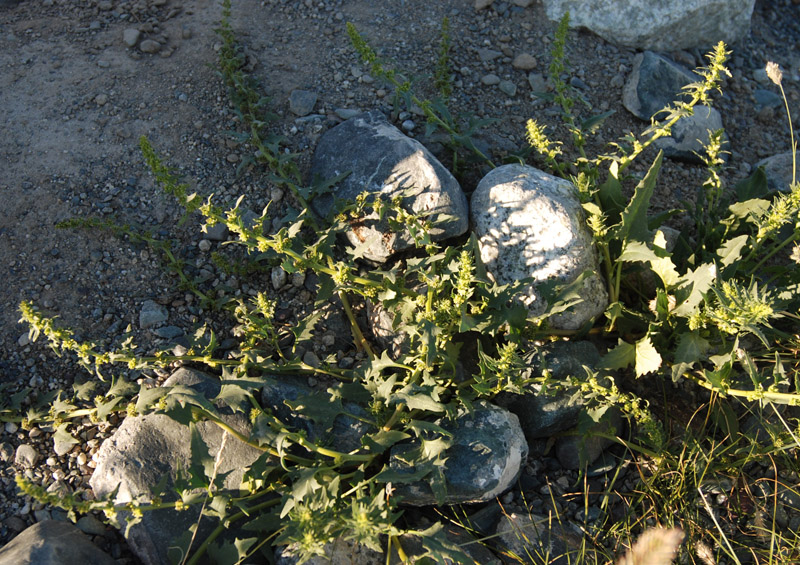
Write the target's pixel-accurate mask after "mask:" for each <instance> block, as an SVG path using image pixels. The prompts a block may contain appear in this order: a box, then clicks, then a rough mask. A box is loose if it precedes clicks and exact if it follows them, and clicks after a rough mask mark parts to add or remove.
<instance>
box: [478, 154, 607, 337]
mask: <svg viewBox="0 0 800 565" xmlns="http://www.w3.org/2000/svg"><path fill="white" fill-rule="evenodd" d="M470 220H471V223H472V227H473V230H474V231H475V235H476V236H477V237H478V244H479V247H480V252H481V260H482V261H483V263H484V265H486V268H487V270H488V271H490V272H491V273H492V275H493V276H494V278H495V279H496V280H497V282H498V283H500V284H510V283H514V282H517V281H519V280H522V279H525V278H529V277H531V278H533V279H534V280H536V281H540V282H545V281H549V280H553V279H557V280H559V281H561V282H563V283H564V284H568V283H571V282H573V281H575V280H576V279H577V278H578V277H579V276H580V275H581V274H583V273H584V271H590V272H591V273H592V274H591V275H590V276H588V277H586V278H585V279H584V281H583V283H582V287H581V290H580V296H581V298H582V300H581V302H579V303H577V304H575V305H573V306H571V307H570V308H569V309H567V310H566V311H564V312H561V313H559V314H555V315H554V316H551V317H550V319H549V322H550V325H552V326H553V327H554V328H558V329H570V330H575V329H578V328H580V327H581V326H583V325H584V324H585V323H586V322H588V321H589V320H591V319H592V318H594V317H596V316H598V315H600V314H601V313H602V312H603V311H604V310H605V308H606V306H607V305H608V294H607V292H606V287H605V282H604V281H603V279H602V277H601V276H600V275H599V274H598V273H600V263H599V261H598V258H597V254H596V253H595V249H594V243H593V241H592V234H591V232H590V231H589V228H588V226H587V225H586V222H585V221H584V214H583V209H582V207H581V203H580V200H579V198H578V189H577V188H576V187H575V185H573V184H572V183H570V182H569V181H566V180H564V179H560V178H557V177H554V176H552V175H549V174H547V173H545V172H543V171H540V170H539V169H535V168H533V167H529V166H525V165H503V166H502V167H497V168H496V169H493V170H492V171H491V172H489V174H487V175H486V176H485V177H483V179H481V181H480V182H479V183H478V187H477V188H476V189H475V192H473V193H472V200H471V210H470ZM520 297H521V301H522V302H523V304H525V306H527V308H528V310H529V311H530V313H531V315H532V316H539V315H542V314H543V313H544V312H545V309H546V304H545V302H544V300H543V299H542V297H541V296H540V294H539V291H538V290H537V288H536V285H535V284H531V285H529V286H528V287H527V288H525V289H523V291H522V292H521V293H520Z"/></svg>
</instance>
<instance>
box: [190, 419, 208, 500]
mask: <svg viewBox="0 0 800 565" xmlns="http://www.w3.org/2000/svg"><path fill="white" fill-rule="evenodd" d="M189 437H190V440H189V443H190V449H191V457H190V460H189V473H190V474H191V479H190V484H192V486H194V487H208V486H209V485H210V484H211V477H212V475H213V473H214V458H213V457H211V455H210V454H209V453H208V445H207V444H206V442H205V441H204V440H203V438H202V437H201V436H200V431H199V430H198V429H197V425H196V424H195V423H194V422H190V423H189Z"/></svg>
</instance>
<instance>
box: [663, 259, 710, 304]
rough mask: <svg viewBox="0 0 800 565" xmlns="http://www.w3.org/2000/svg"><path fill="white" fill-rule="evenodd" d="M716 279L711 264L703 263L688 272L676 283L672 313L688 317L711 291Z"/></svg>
mask: <svg viewBox="0 0 800 565" xmlns="http://www.w3.org/2000/svg"><path fill="white" fill-rule="evenodd" d="M716 278H717V268H716V266H714V264H712V263H704V264H703V265H700V266H699V267H697V268H696V269H695V270H694V271H689V272H687V273H686V274H685V275H683V276H682V277H681V278H680V280H679V281H678V283H677V285H678V288H677V289H676V290H675V302H676V306H675V308H674V309H673V310H672V313H673V314H674V315H676V316H683V317H689V316H691V315H692V314H694V313H695V311H696V309H697V306H698V305H699V304H700V303H701V302H702V301H703V296H704V295H705V294H706V293H707V292H708V291H709V290H710V289H711V287H712V285H713V284H714V281H715V280H716Z"/></svg>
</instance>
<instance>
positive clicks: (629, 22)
mask: <svg viewBox="0 0 800 565" xmlns="http://www.w3.org/2000/svg"><path fill="white" fill-rule="evenodd" d="M543 4H544V7H545V11H546V12H547V17H548V18H550V19H551V20H556V21H557V20H560V19H561V17H562V16H563V15H564V12H566V11H569V15H570V21H569V23H570V26H571V27H583V28H587V29H589V30H591V31H593V32H594V33H596V34H597V35H599V36H600V37H602V38H603V39H605V40H606V41H608V42H610V43H616V44H617V45H624V46H626V47H634V48H637V49H653V50H656V51H676V50H678V49H688V48H691V47H706V46H709V45H715V44H716V43H717V42H719V41H724V42H725V43H727V44H728V45H730V44H731V43H734V42H735V41H737V40H739V39H741V38H743V37H745V36H746V35H747V33H748V31H749V29H750V17H751V15H752V13H753V6H754V4H755V0H659V1H658V2H653V0H543Z"/></svg>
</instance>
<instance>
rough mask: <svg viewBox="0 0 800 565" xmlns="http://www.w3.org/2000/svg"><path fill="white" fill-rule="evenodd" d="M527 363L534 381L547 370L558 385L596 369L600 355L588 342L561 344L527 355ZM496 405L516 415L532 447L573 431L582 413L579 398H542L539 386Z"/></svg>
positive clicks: (566, 395) (563, 395) (502, 398)
mask: <svg viewBox="0 0 800 565" xmlns="http://www.w3.org/2000/svg"><path fill="white" fill-rule="evenodd" d="M526 361H527V364H528V367H529V370H530V372H531V375H530V376H531V377H537V376H541V375H542V371H543V370H545V369H546V370H549V371H550V373H551V375H552V378H553V379H554V380H556V381H559V380H562V379H565V378H567V377H569V376H578V377H582V376H584V375H585V374H586V371H585V369H584V368H583V367H584V366H586V367H588V368H590V369H591V368H594V367H595V366H596V365H597V363H598V362H599V361H600V353H599V352H598V351H597V348H596V347H595V346H594V345H592V344H591V343H589V342H588V341H559V342H556V343H553V344H552V345H549V346H546V347H543V348H542V349H541V353H540V354H530V355H528V356H527V357H526ZM497 402H498V403H499V404H501V405H502V406H506V407H507V408H508V409H509V410H510V411H511V412H513V413H514V414H516V415H517V417H518V418H519V423H520V426H522V431H523V432H524V433H525V438H526V439H527V440H528V443H529V444H530V443H531V442H532V441H533V440H535V439H538V438H547V437H550V436H552V435H555V434H557V433H559V432H563V431H566V430H568V429H570V428H572V427H574V426H575V422H576V419H577V418H578V414H580V412H581V410H582V409H583V400H582V398H581V396H580V395H579V394H577V393H563V392H562V393H559V394H555V395H552V396H551V395H546V394H542V386H541V385H540V384H538V383H534V384H531V385H529V388H528V391H527V394H522V395H517V394H509V393H501V394H500V395H498V398H497Z"/></svg>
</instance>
